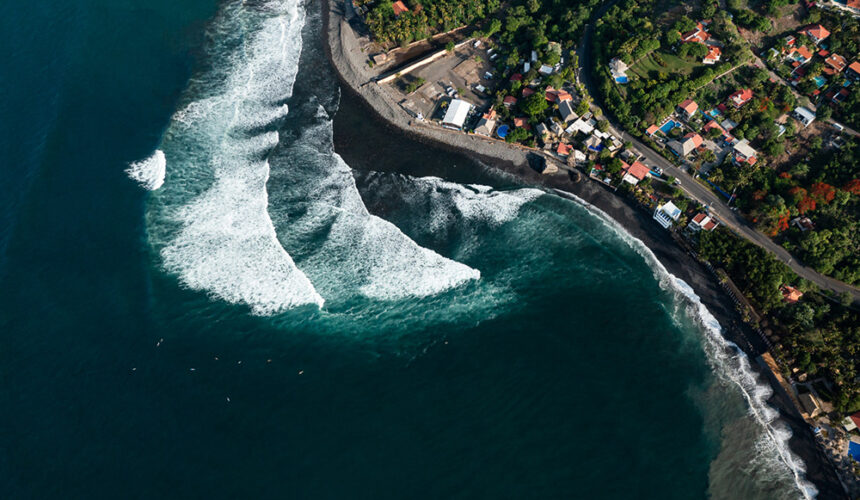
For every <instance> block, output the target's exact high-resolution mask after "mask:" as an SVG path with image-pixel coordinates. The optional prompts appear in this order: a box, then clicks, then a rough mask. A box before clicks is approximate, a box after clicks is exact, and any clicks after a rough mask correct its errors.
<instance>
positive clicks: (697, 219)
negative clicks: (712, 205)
mask: <svg viewBox="0 0 860 500" xmlns="http://www.w3.org/2000/svg"><path fill="white" fill-rule="evenodd" d="M707 216H708V215H707V214H706V213H705V212H699V213H697V214H696V216H695V217H693V222H695V223H696V224H699V223H701V222H702V221H703V220H705V217H707Z"/></svg>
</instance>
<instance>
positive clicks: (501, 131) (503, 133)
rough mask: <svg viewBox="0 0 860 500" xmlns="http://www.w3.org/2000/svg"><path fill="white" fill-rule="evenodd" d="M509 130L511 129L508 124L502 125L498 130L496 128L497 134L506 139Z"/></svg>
mask: <svg viewBox="0 0 860 500" xmlns="http://www.w3.org/2000/svg"><path fill="white" fill-rule="evenodd" d="M508 130H510V129H509V128H508V126H507V125H502V126H501V127H499V129H498V130H496V134H497V135H498V136H499V137H501V138H502V139H504V138H505V137H506V136H507V135H508Z"/></svg>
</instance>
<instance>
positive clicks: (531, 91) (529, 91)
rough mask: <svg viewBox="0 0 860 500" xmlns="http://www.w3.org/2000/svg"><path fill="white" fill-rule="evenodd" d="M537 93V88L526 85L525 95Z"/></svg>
mask: <svg viewBox="0 0 860 500" xmlns="http://www.w3.org/2000/svg"><path fill="white" fill-rule="evenodd" d="M534 93H535V90H534V89H533V88H531V87H526V88H524V89H523V97H528V96H530V95H532V94H534Z"/></svg>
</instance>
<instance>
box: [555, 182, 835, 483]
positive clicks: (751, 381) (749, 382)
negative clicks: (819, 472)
mask: <svg viewBox="0 0 860 500" xmlns="http://www.w3.org/2000/svg"><path fill="white" fill-rule="evenodd" d="M559 194H561V195H562V196H564V197H567V198H571V199H574V200H576V201H577V202H579V203H581V204H582V205H584V206H585V207H587V208H588V209H589V211H591V213H593V214H595V215H596V216H598V217H600V218H601V219H603V220H604V221H605V222H606V223H607V225H608V226H609V227H610V228H612V229H613V231H614V232H615V233H616V234H617V235H618V236H619V237H620V238H621V239H622V240H623V241H624V242H626V243H627V244H628V245H629V246H630V247H631V248H632V249H633V250H635V251H636V252H637V253H639V254H640V255H641V256H642V257H643V258H645V260H646V261H647V262H648V264H649V265H650V266H651V268H652V269H653V270H654V275H655V277H656V278H657V279H658V281H659V282H660V285H661V286H662V287H666V288H669V289H671V290H672V291H673V292H674V293H675V294H676V297H678V298H679V299H680V300H681V302H680V304H682V305H683V304H686V306H685V307H683V309H684V311H685V312H686V313H687V314H688V316H689V317H691V318H693V319H695V320H696V321H697V322H698V323H699V324H700V325H701V326H702V330H703V332H704V333H705V335H704V336H703V346H704V349H705V353H706V355H707V357H708V361H709V363H710V364H711V366H712V367H713V369H714V372H715V373H716V375H717V376H718V377H719V378H720V379H721V380H723V381H725V382H728V383H730V384H733V385H734V386H735V387H737V388H738V389H739V391H740V393H741V395H742V396H743V398H744V399H745V400H746V402H747V406H748V410H749V415H750V416H751V417H752V418H753V419H754V420H755V422H756V423H757V424H758V425H759V427H760V428H761V430H762V432H761V434H760V435H759V437H758V439H757V440H756V442H755V444H754V446H755V448H756V459H755V462H756V463H755V464H754V465H755V466H756V467H757V468H758V469H759V470H760V471H762V472H764V473H765V474H771V475H774V476H780V477H782V476H785V477H786V479H788V478H790V479H791V480H792V481H793V482H794V485H795V487H796V488H797V490H798V492H799V494H800V495H801V496H802V498H806V499H810V498H814V497H815V496H816V495H817V494H818V491H817V489H816V488H815V486H814V485H813V484H812V483H811V482H809V481H808V480H807V479H806V477H805V472H806V467H805V464H804V463H803V461H802V460H801V459H800V458H799V457H797V456H796V455H795V454H794V453H793V452H792V451H791V450H790V449H789V447H788V440H789V439H790V438H791V436H792V433H791V430H790V429H789V428H788V426H787V425H786V424H785V423H784V422H782V421H781V420H779V412H778V411H776V410H775V409H774V408H773V407H771V406H770V405H769V404H768V403H767V400H768V398H770V396H771V395H772V392H773V390H772V389H771V387H770V386H769V385H767V384H765V383H763V382H761V381H760V379H759V377H758V376H757V375H756V373H755V372H754V371H753V370H752V368H751V367H750V363H749V358H748V357H747V355H746V354H745V353H744V352H743V351H742V350H741V349H740V348H739V347H738V346H737V345H735V344H734V343H732V342H729V341H728V340H726V338H725V337H724V336H723V334H722V326H720V323H719V321H717V319H716V318H715V317H714V316H713V314H711V312H710V311H709V310H708V308H707V307H705V305H704V304H703V303H702V302H701V300H700V299H699V296H698V295H696V293H695V291H693V289H692V287H690V285H688V284H687V283H686V282H684V280H682V279H680V278H678V277H677V276H675V275H673V274H671V273H670V272H669V271H667V270H666V268H665V266H663V264H662V263H661V262H660V261H659V260H658V259H657V257H656V256H655V255H654V253H653V252H652V251H651V249H649V248H648V247H647V246H646V245H645V243H643V242H642V240H640V239H638V238H636V237H634V236H633V235H631V234H630V233H628V232H627V231H626V230H625V229H624V228H623V227H621V225H620V224H619V223H618V222H617V221H616V220H615V219H613V218H612V217H610V216H609V215H608V214H606V213H605V212H604V211H602V210H600V209H599V208H597V207H595V206H594V205H591V204H590V203H588V202H586V201H585V200H583V199H582V198H579V197H578V196H576V195H573V194H571V193H567V192H563V191H559Z"/></svg>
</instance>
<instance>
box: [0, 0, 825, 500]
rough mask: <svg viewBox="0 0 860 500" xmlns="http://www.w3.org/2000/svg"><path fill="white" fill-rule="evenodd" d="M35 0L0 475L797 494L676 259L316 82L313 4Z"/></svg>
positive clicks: (8, 10) (762, 392) (735, 362)
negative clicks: (336, 137)
mask: <svg viewBox="0 0 860 500" xmlns="http://www.w3.org/2000/svg"><path fill="white" fill-rule="evenodd" d="M53 7H54V8H47V7H45V6H41V5H40V6H33V5H27V6H23V5H22V6H10V5H8V4H7V5H4V6H2V7H0V14H2V15H0V18H3V19H4V21H0V22H3V23H7V24H8V23H9V21H8V19H19V20H20V22H18V23H16V26H15V30H14V31H13V30H12V27H11V26H5V25H4V26H3V28H4V29H3V30H0V32H2V33H9V34H11V35H13V36H15V37H16V38H17V39H19V40H21V41H22V43H20V44H18V45H16V47H18V48H17V49H16V50H15V51H13V52H12V53H11V54H10V55H9V56H8V57H7V59H6V61H5V63H6V64H8V65H9V67H10V68H15V69H16V70H17V71H16V72H15V74H16V75H17V74H20V75H21V76H20V77H18V78H20V80H19V81H18V82H16V83H15V84H14V85H9V89H10V92H12V90H14V96H15V97H16V99H15V100H14V102H10V103H5V104H4V106H6V109H4V111H6V112H7V116H15V117H20V123H19V124H18V126H16V127H14V128H12V127H8V125H7V126H6V130H5V131H4V132H5V133H4V134H3V136H2V137H3V149H2V150H1V151H2V152H3V154H4V156H5V160H8V161H4V163H7V164H9V165H15V168H13V169H12V170H11V171H10V173H11V175H10V176H9V177H10V179H9V181H8V182H7V183H6V184H5V185H4V186H3V187H2V188H0V189H2V191H0V192H2V196H0V201H2V207H3V209H4V215H3V219H2V223H3V225H2V226H0V229H2V232H0V245H2V246H0V250H2V252H0V259H2V260H0V266H2V267H0V276H2V283H3V286H2V287H0V304H2V305H0V330H2V331H3V332H4V335H3V337H2V338H3V348H2V349H0V367H2V372H0V373H2V375H3V379H4V383H3V385H2V392H0V397H2V400H3V403H4V405H3V406H4V408H6V409H7V411H6V412H4V417H3V424H4V425H2V426H0V428H2V429H3V431H2V434H0V439H2V441H0V443H2V446H0V449H2V450H4V453H2V454H0V477H2V478H3V480H4V481H3V483H4V484H6V485H8V495H6V496H8V497H32V496H60V495H62V496H64V497H92V496H130V495H131V496H146V497H150V496H156V495H166V496H210V497H237V496H242V497H249V496H279V497H283V496H285V495H286V496H290V497H298V498H307V497H320V498H342V497H349V498H365V497H366V498H404V497H412V498H415V497H421V498H441V497H462V498H473V497H487V498H498V497H531V498H548V497H549V498H554V497H580V498H629V497H637V498H661V499H663V498H685V499H686V498H696V497H706V496H711V497H714V498H732V497H734V498H739V497H743V498H796V497H800V496H802V495H804V494H812V493H814V492H813V490H812V489H811V488H810V487H809V485H807V484H806V483H805V481H804V480H803V477H802V467H803V466H802V463H799V461H798V460H797V459H796V458H795V457H794V456H793V455H791V454H790V453H789V452H788V451H787V448H786V446H785V440H786V439H787V436H786V435H785V431H784V430H783V429H784V427H783V426H782V425H781V424H780V422H779V421H778V420H775V419H776V413H775V412H774V411H773V410H772V409H770V408H768V407H767V406H766V404H764V403H763V401H764V400H765V399H766V398H767V394H768V393H767V391H768V390H769V389H767V387H766V386H764V385H762V384H760V383H759V382H758V381H757V380H756V379H755V377H754V376H753V375H752V373H751V371H750V370H749V366H748V361H747V360H746V358H745V356H744V355H743V354H742V353H740V352H739V351H738V350H737V349H735V348H734V347H733V346H731V345H730V344H728V343H727V342H726V341H725V340H723V338H722V337H721V336H720V335H719V325H718V324H716V322H715V320H714V319H713V317H712V316H710V314H709V313H708V312H707V310H706V309H704V307H703V306H701V304H700V303H699V302H698V300H697V299H696V297H695V295H694V294H693V293H692V291H691V290H690V289H689V287H687V286H686V285H685V284H684V283H683V282H681V281H680V280H678V279H676V278H674V277H673V276H671V275H669V274H668V273H667V272H666V271H665V269H663V267H662V266H661V265H660V263H659V262H657V261H656V259H654V258H653V255H652V254H650V252H649V251H648V250H647V249H646V248H644V247H643V246H642V245H641V243H639V242H638V240H635V239H633V238H632V237H630V236H629V235H627V234H626V233H625V232H624V231H623V230H622V229H620V227H619V226H617V224H615V223H613V222H612V221H611V220H608V219H607V218H606V217H605V216H604V215H602V214H601V213H600V212H599V211H597V210H596V209H594V208H592V207H588V206H586V205H585V204H583V203H578V202H576V201H571V200H568V199H563V198H560V197H558V196H555V195H552V194H547V193H544V192H542V191H538V190H536V189H533V188H530V187H528V186H520V185H517V184H516V183H514V182H512V181H511V179H509V178H506V177H504V176H502V175H500V174H497V173H496V172H494V171H493V170H492V169H491V168H488V167H487V166H483V165H479V164H475V163H473V162H471V161H469V160H467V159H465V158H463V157H461V156H458V155H455V154H451V153H446V152H442V151H437V150H435V149H433V148H428V147H426V146H423V145H420V144H417V143H414V142H412V141H410V140H408V139H405V138H402V137H399V136H396V135H394V134H393V133H391V132H390V131H387V130H386V129H384V128H380V127H379V125H377V124H373V123H370V122H369V121H368V120H369V119H368V118H367V116H366V115H364V116H362V112H361V108H359V107H357V106H355V104H354V103H350V102H349V101H348V100H345V101H344V102H341V99H340V92H339V90H338V88H337V84H336V80H335V79H334V77H333V76H332V74H331V71H330V68H328V65H327V63H326V61H325V59H324V57H323V55H322V52H321V51H320V47H319V39H318V36H319V30H320V24H321V23H320V19H319V12H318V7H317V6H316V5H315V4H310V5H304V4H297V3H294V2H293V1H292V0H284V1H261V2H254V3H248V4H243V3H239V2H225V3H223V4H219V5H216V4H214V3H213V2H205V1H202V0H201V1H198V2H186V3H184V4H183V5H182V6H181V7H180V6H177V5H174V4H173V3H172V2H162V3H151V2H150V3H147V5H146V7H137V6H134V5H132V4H131V2H125V3H116V2H102V1H90V2H89V3H88V4H86V5H82V6H76V7H68V6H61V5H59V4H57V5H55V6H53ZM44 26H52V27H53V29H52V30H50V31H49V32H50V34H51V36H50V37H46V36H44V33H45V30H44V29H43V27H44ZM6 28H8V29H6ZM39 34H42V35H41V36H37V35H39ZM51 37H53V38H51ZM48 45H50V46H56V47H60V49H59V50H50V49H49V48H48V47H47V46H48ZM43 61H44V62H43ZM37 71H41V72H42V73H43V78H35V77H33V76H32V75H33V72H37ZM7 74H10V73H8V72H7ZM0 85H4V86H6V85H8V83H4V82H3V81H2V80H0ZM333 119H334V120H338V121H340V123H343V124H348V126H349V127H350V130H351V132H350V133H349V134H347V135H348V137H347V140H344V141H341V143H343V144H353V145H355V147H354V149H353V148H351V149H350V150H349V151H335V150H334V147H333V139H332V127H333V122H332V120H333ZM356 123H359V124H361V126H360V127H356V126H355V125H354V124H356ZM367 144H375V145H377V147H376V148H374V150H375V151H376V152H377V154H371V152H370V151H368V150H367ZM159 152H160V153H159ZM339 153H342V154H343V157H341V156H340V154H339ZM343 158H347V159H348V160H349V161H344V159H343ZM126 171H128V172H126ZM147 189H149V190H147ZM150 190H151V191H150ZM733 495H734V496H733ZM738 495H740V496H738Z"/></svg>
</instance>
